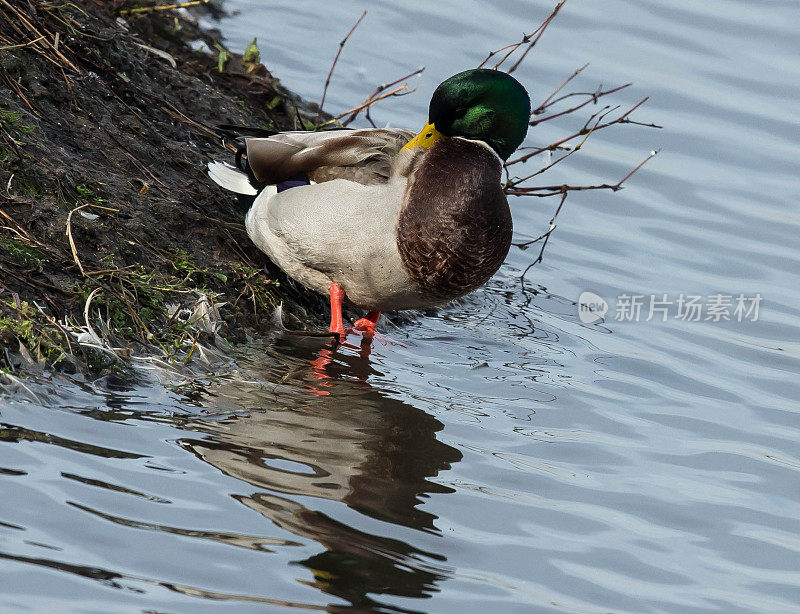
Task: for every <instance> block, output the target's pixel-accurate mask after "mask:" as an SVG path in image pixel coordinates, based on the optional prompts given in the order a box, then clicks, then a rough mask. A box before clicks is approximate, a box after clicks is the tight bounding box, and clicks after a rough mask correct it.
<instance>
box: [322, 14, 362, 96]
mask: <svg viewBox="0 0 800 614" xmlns="http://www.w3.org/2000/svg"><path fill="white" fill-rule="evenodd" d="M366 16H367V11H364V12H363V13H361V17H359V18H358V19H357V20H356V22H355V23H354V24H353V27H352V28H350V31H349V32H348V33H347V34H346V35H345V37H344V38H343V39H342V40H341V41H339V49H338V51H336V57H334V58H333V64H331V69H330V70H329V71H328V77H327V78H326V79H325V87H324V89H323V90H322V100H321V101H320V103H319V110H320V111H322V107H324V106H325V97H326V96H327V95H328V85H330V83H331V76H332V75H333V69H334V68H336V62H338V61H339V56H340V55H342V49H344V46H345V44H346V43H347V39H348V38H350V35H351V34H352V33H353V32H355V29H356V28H357V27H358V24H360V23H361V20H362V19H364V17H366Z"/></svg>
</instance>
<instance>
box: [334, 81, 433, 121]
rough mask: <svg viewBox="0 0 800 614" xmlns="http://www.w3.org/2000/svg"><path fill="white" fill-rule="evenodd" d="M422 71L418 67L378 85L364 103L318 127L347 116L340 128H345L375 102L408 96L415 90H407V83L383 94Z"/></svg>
mask: <svg viewBox="0 0 800 614" xmlns="http://www.w3.org/2000/svg"><path fill="white" fill-rule="evenodd" d="M424 70H425V67H424V66H420V67H419V68H417V69H416V70H415V71H413V72H410V73H408V74H407V75H404V76H402V77H400V78H399V79H395V80H394V81H391V82H389V83H383V84H381V85H379V86H378V87H376V88H375V91H374V92H372V93H371V94H370V95H369V96H367V97H366V98H365V99H364V102H362V103H361V104H360V105H358V106H357V107H354V108H352V109H349V110H348V111H345V112H344V113H340V114H339V115H337V116H336V117H334V118H332V119H330V120H328V121H327V122H325V123H323V124H321V125H320V126H319V127H320V128H322V127H324V126H327V125H329V124H332V123H335V122H336V121H338V120H340V119H341V118H343V117H345V116H348V117H347V119H345V120H344V121H343V122H342V126H347V125H349V124H350V123H352V122H353V120H355V119H356V117H358V115H359V114H360V113H361V112H362V111H364V110H365V109H369V108H371V107H372V105H374V104H375V103H376V102H378V101H380V100H383V99H385V98H390V97H396V96H406V95H408V94H411V93H412V92H414V91H416V89H417V88H412V89H410V90H409V89H408V83H403V84H402V85H401V86H399V87H396V88H395V89H393V90H391V91H389V92H386V93H383V92H385V91H386V90H387V89H389V88H390V87H394V86H395V85H397V84H398V83H401V82H403V81H406V80H407V79H410V78H411V77H414V76H416V75H418V74H420V73H422V71H424Z"/></svg>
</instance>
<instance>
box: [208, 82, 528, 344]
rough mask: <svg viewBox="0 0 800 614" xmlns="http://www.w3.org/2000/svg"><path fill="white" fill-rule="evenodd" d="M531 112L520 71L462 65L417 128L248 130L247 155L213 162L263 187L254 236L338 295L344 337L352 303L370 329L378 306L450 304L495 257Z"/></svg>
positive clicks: (225, 173) (225, 180)
mask: <svg viewBox="0 0 800 614" xmlns="http://www.w3.org/2000/svg"><path fill="white" fill-rule="evenodd" d="M529 120H530V99H529V97H528V94H527V92H526V91H525V88H524V87H523V86H522V85H521V84H520V83H519V82H518V81H517V80H516V79H514V78H513V77H511V76H510V75H508V74H506V73H503V72H500V71H496V70H485V69H475V70H467V71H465V72H461V73H459V74H457V75H454V76H452V77H450V78H449V79H447V80H445V81H444V82H443V83H441V84H440V85H439V87H438V88H437V89H436V91H435V92H434V94H433V97H432V98H431V102H430V108H429V112H428V122H427V124H426V125H425V127H424V128H423V129H422V130H421V131H420V132H419V133H418V134H415V133H414V132H413V131H410V130H400V129H389V128H386V129H360V130H330V131H323V132H283V133H279V134H275V135H273V136H269V137H266V138H248V139H247V140H246V162H245V163H244V165H243V164H242V163H241V162H243V161H241V160H237V163H238V168H237V167H234V166H232V165H230V164H226V163H220V162H212V163H211V164H209V169H208V170H209V175H210V177H211V178H212V179H213V180H214V181H215V182H216V183H218V184H219V185H221V186H222V187H224V188H227V189H229V190H232V191H233V192H237V193H239V194H244V195H250V196H251V197H252V196H255V200H254V201H253V203H252V206H251V207H250V209H249V211H248V213H247V217H246V228H247V234H248V235H249V236H250V238H251V239H252V240H253V242H254V243H255V244H256V246H257V247H258V248H259V249H261V250H262V251H263V252H264V253H266V254H267V255H268V256H269V257H270V258H271V259H272V261H273V262H275V264H277V265H278V266H279V267H280V268H281V269H283V270H284V271H285V272H286V273H287V274H288V275H289V276H290V277H292V278H293V279H295V280H297V281H299V282H300V283H301V284H303V285H305V286H307V287H309V288H311V289H312V290H316V291H317V292H320V293H323V294H329V295H330V301H331V323H330V328H329V331H330V333H332V334H333V335H335V336H337V337H338V338H339V340H340V341H341V340H343V339H344V337H345V336H346V334H347V332H349V330H352V329H345V327H344V323H343V320H342V303H343V302H344V301H347V302H349V303H350V304H352V305H353V306H355V307H356V308H359V309H363V310H366V311H367V312H368V313H367V315H366V316H365V317H364V318H361V319H360V320H358V321H357V322H356V323H355V328H356V329H357V330H359V331H361V332H362V333H363V334H364V336H366V337H371V336H372V335H373V333H374V330H375V324H376V323H377V321H378V318H379V317H380V313H381V312H382V311H394V310H400V309H414V308H421V307H428V306H433V305H437V304H441V303H444V302H447V301H450V300H452V299H454V298H457V297H459V296H463V295H465V294H467V293H468V292H471V291H472V290H475V289H476V288H478V287H479V286H481V285H482V284H484V283H485V282H486V281H488V280H489V279H490V278H491V277H492V275H494V274H495V272H496V271H497V270H498V269H499V268H500V265H501V264H502V263H503V260H504V259H505V257H506V254H507V253H508V250H509V247H510V245H511V230H512V227H511V212H510V210H509V207H508V202H507V201H506V197H505V194H504V193H503V188H502V185H501V171H502V165H503V161H505V160H507V159H508V157H509V156H510V155H511V154H512V153H513V152H514V151H515V150H516V148H517V147H518V146H519V145H520V143H522V140H523V139H524V138H525V134H526V133H527V129H528V121H529ZM306 177H307V178H308V180H309V181H305V178H306ZM286 180H290V181H288V182H287V181H286ZM282 182H283V183H282ZM297 184H301V185H297ZM292 185H294V186H296V187H291V186H292ZM286 187H291V189H285V188H286Z"/></svg>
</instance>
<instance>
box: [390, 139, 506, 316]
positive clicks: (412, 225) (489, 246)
mask: <svg viewBox="0 0 800 614" xmlns="http://www.w3.org/2000/svg"><path fill="white" fill-rule="evenodd" d="M501 170H502V169H501V165H500V161H499V159H498V158H497V156H495V155H494V154H493V153H492V152H491V151H489V150H488V149H487V148H486V147H483V146H482V145H479V144H477V143H473V142H469V141H465V140H463V139H452V138H445V139H442V140H441V141H438V142H437V143H436V144H435V145H434V146H433V147H432V148H431V149H430V150H429V151H428V153H427V154H425V156H424V158H423V159H422V160H421V161H420V163H419V166H417V168H416V169H415V172H414V177H413V180H412V183H411V184H410V186H409V188H408V193H407V195H406V204H405V206H404V208H403V210H402V211H401V212H400V220H399V223H398V227H397V247H398V250H399V251H400V258H401V260H402V262H403V266H404V267H405V269H406V271H407V272H408V274H409V275H410V276H411V278H412V279H413V280H414V281H415V282H416V283H417V284H419V286H420V287H421V288H422V290H423V291H424V292H425V293H427V294H429V295H431V297H432V298H434V299H436V300H440V301H448V300H451V299H454V298H457V297H459V296H462V295H464V294H467V293H468V292H471V291H472V290H474V289H476V288H478V287H479V286H481V285H483V284H484V283H486V282H487V281H488V280H489V279H490V278H491V277H492V275H494V274H495V273H496V272H497V269H499V268H500V265H501V264H502V263H503V260H505V257H506V255H507V254H508V249H509V247H510V246H511V231H512V227H511V212H510V210H509V208H508V201H507V200H506V197H505V194H503V190H502V187H501V186H500V174H501Z"/></svg>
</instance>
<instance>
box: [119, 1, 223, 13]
mask: <svg viewBox="0 0 800 614" xmlns="http://www.w3.org/2000/svg"><path fill="white" fill-rule="evenodd" d="M209 2H211V0H192V1H191V2H181V3H180V4H166V5H155V6H143V7H139V8H135V9H125V10H122V11H120V12H119V14H120V15H133V14H135V13H152V12H154V11H171V10H172V9H183V8H188V7H190V6H198V5H200V4H208V3H209Z"/></svg>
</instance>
